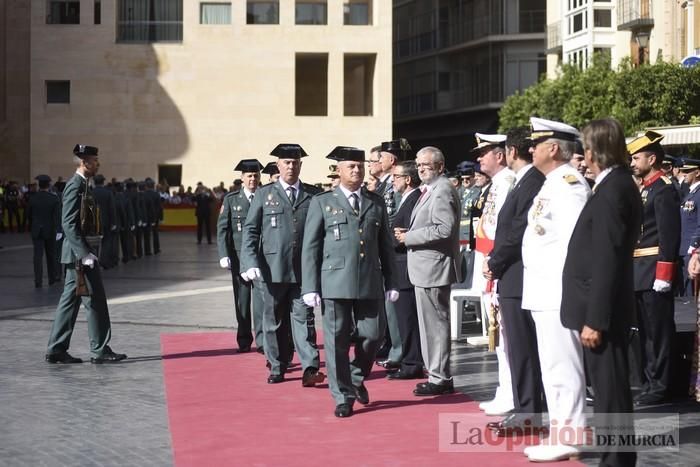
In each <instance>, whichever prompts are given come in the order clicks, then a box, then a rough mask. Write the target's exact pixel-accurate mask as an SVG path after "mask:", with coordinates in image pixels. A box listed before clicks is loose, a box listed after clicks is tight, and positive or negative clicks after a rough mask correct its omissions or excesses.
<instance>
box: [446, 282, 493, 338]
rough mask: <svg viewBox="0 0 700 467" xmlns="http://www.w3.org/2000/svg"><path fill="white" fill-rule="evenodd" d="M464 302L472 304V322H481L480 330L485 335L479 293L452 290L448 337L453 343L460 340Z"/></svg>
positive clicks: (471, 290) (484, 319)
mask: <svg viewBox="0 0 700 467" xmlns="http://www.w3.org/2000/svg"><path fill="white" fill-rule="evenodd" d="M464 302H472V303H473V304H474V310H475V311H474V322H479V321H481V330H482V333H483V335H484V336H486V335H487V332H488V329H487V328H486V323H487V321H488V320H487V318H486V317H485V316H484V315H483V310H482V309H481V292H479V291H476V290H474V289H452V291H451V292H450V337H451V338H452V340H453V341H455V340H459V339H461V338H462V323H463V315H464Z"/></svg>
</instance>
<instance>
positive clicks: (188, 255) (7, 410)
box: [0, 233, 700, 466]
mask: <svg viewBox="0 0 700 467" xmlns="http://www.w3.org/2000/svg"><path fill="white" fill-rule="evenodd" d="M161 241H162V243H163V248H162V249H163V253H162V254H161V255H158V256H150V257H144V258H142V259H141V260H138V261H134V262H130V263H128V264H125V265H124V264H122V265H120V266H118V267H117V268H115V269H112V270H108V271H104V282H105V288H106V290H107V296H108V299H109V306H110V314H111V317H112V341H111V343H110V345H111V346H112V348H113V349H114V350H115V351H117V352H124V353H127V354H128V356H129V359H128V360H126V361H125V362H123V363H122V364H117V365H91V364H90V363H85V364H82V365H65V366H64V365H49V364H47V363H45V362H44V353H45V350H46V342H47V339H48V334H49V329H50V326H51V322H52V319H53V313H54V310H55V306H56V304H57V302H58V298H59V295H60V293H61V291H62V286H61V285H60V284H55V285H53V286H51V287H48V286H46V285H45V286H44V287H43V288H42V289H35V288H34V281H33V274H32V249H31V243H30V239H29V237H28V235H26V234H22V235H20V234H4V235H0V245H2V246H3V249H1V250H0V465H3V466H41V465H47V466H59V465H65V466H78V465H85V466H92V465H105V466H113V465H125V466H126V465H128V466H149V465H158V466H167V465H172V463H173V457H172V448H171V439H170V433H169V430H168V414H167V406H166V402H165V394H164V383H163V368H162V361H161V348H160V335H161V334H162V333H184V332H196V331H207V332H212V331H226V332H230V331H231V330H232V329H233V328H234V327H235V324H236V323H235V322H234V313H233V309H232V292H231V284H230V275H229V273H228V272H227V271H223V270H221V269H220V268H219V266H218V258H217V253H216V246H215V245H197V244H196V243H195V237H194V234H188V233H164V234H162V235H161ZM44 284H46V279H45V280H44ZM231 346H232V348H233V347H235V343H234V342H233V341H232V342H231ZM88 349H89V346H88V337H87V329H86V323H85V319H84V314H83V312H82V311H81V313H80V315H79V317H78V323H77V324H76V327H75V333H74V335H73V339H72V344H71V349H70V350H71V353H72V354H73V355H74V356H76V357H81V358H83V359H84V360H85V359H87V360H88V361H89V352H88ZM453 372H454V374H455V375H456V379H455V383H456V386H457V387H458V389H459V390H461V391H462V392H465V393H466V394H468V395H469V396H471V397H472V398H473V399H475V400H485V399H488V398H490V396H491V395H492V394H493V390H494V387H495V383H496V378H497V373H496V372H497V368H496V362H495V354H489V353H487V352H486V351H485V350H484V349H483V348H481V347H479V348H476V347H471V346H468V345H466V344H459V345H456V346H455V347H454V348H453ZM370 390H371V389H370ZM698 407H700V406H698V405H697V404H694V403H692V402H689V401H688V402H678V403H675V404H670V405H665V406H660V407H655V408H651V409H647V410H648V411H650V412H653V411H658V412H679V413H680V414H681V441H682V447H681V451H680V454H677V455H676V454H672V455H665V456H659V455H653V454H645V455H643V456H642V457H640V462H639V465H665V466H669V465H683V466H693V465H695V466H697V465H700V445H699V444H700V416H699V414H698ZM253 419H254V418H251V420H253ZM465 456H467V454H465ZM583 462H585V463H586V464H590V465H595V464H596V460H595V459H592V458H589V459H583ZM368 464H369V465H371V456H368ZM465 464H468V459H465ZM232 465H233V464H232Z"/></svg>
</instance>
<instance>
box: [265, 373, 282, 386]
mask: <svg viewBox="0 0 700 467" xmlns="http://www.w3.org/2000/svg"><path fill="white" fill-rule="evenodd" d="M282 381H284V375H270V376H268V377H267V384H277V383H281V382H282Z"/></svg>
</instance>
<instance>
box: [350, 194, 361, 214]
mask: <svg viewBox="0 0 700 467" xmlns="http://www.w3.org/2000/svg"><path fill="white" fill-rule="evenodd" d="M350 206H352V210H353V211H355V212H358V211H359V210H360V200H359V198H358V197H357V193H352V194H351V195H350Z"/></svg>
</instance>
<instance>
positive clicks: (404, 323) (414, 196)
mask: <svg viewBox="0 0 700 467" xmlns="http://www.w3.org/2000/svg"><path fill="white" fill-rule="evenodd" d="M418 198H420V190H419V189H415V190H413V191H412V192H410V193H409V194H408V195H407V196H405V197H403V201H402V202H401V205H400V206H399V209H398V211H397V212H396V216H395V217H394V221H393V227H402V228H405V229H408V228H409V227H410V226H411V213H412V212H413V208H414V207H415V205H416V203H417V202H418ZM394 259H395V263H394V264H395V265H396V267H395V270H394V274H395V276H396V282H397V284H398V288H399V291H400V293H399V299H398V300H397V301H396V303H394V308H395V310H396V314H397V318H398V325H399V335H400V336H401V359H400V362H401V371H405V372H406V373H411V374H414V373H419V372H422V371H423V357H422V356H421V348H420V332H419V329H418V309H417V307H416V294H415V293H414V291H413V284H411V281H410V280H409V278H408V265H407V263H406V261H407V251H406V245H404V244H402V243H398V241H397V240H396V239H395V238H394Z"/></svg>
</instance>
